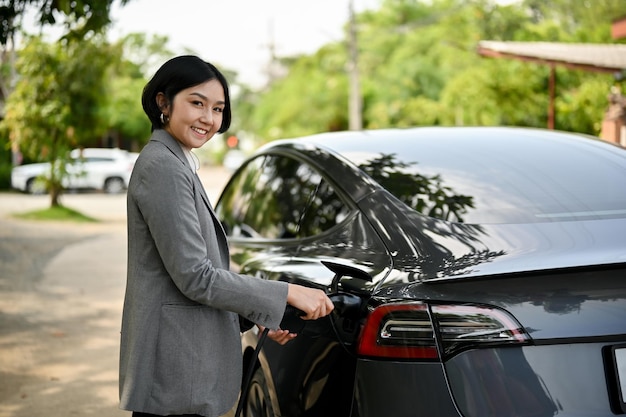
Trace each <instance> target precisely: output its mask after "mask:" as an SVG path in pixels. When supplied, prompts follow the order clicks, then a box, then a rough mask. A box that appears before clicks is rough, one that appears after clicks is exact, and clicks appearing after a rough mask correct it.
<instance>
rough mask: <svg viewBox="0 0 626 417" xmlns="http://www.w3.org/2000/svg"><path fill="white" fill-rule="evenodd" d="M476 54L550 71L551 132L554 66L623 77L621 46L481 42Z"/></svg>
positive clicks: (625, 63)
mask: <svg viewBox="0 0 626 417" xmlns="http://www.w3.org/2000/svg"><path fill="white" fill-rule="evenodd" d="M477 52H478V54H479V55H481V56H485V57H490V58H508V59H517V60H521V61H527V62H535V63H538V64H542V65H548V66H549V67H550V81H549V90H550V91H549V93H550V108H549V110H548V128H549V129H554V96H555V85H556V82H555V76H556V75H555V71H554V69H555V67H556V66H563V67H566V68H570V69H578V70H584V71H593V72H602V73H609V74H613V76H614V77H615V78H616V79H619V80H621V79H623V78H625V77H626V45H624V44H593V43H559V42H501V41H480V42H479V43H478V48H477Z"/></svg>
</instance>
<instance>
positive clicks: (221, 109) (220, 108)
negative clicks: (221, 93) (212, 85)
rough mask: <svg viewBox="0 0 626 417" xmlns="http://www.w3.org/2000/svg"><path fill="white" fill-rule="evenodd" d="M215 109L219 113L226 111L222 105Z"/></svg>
mask: <svg viewBox="0 0 626 417" xmlns="http://www.w3.org/2000/svg"><path fill="white" fill-rule="evenodd" d="M213 111H215V112H217V113H223V112H224V108H222V107H216V108H214V109H213Z"/></svg>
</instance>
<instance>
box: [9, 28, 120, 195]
mask: <svg viewBox="0 0 626 417" xmlns="http://www.w3.org/2000/svg"><path fill="white" fill-rule="evenodd" d="M111 61H112V52H111V48H109V47H108V46H107V44H106V43H105V42H104V41H103V40H102V38H100V37H94V38H93V39H91V40H89V41H84V42H81V43H80V44H79V43H76V42H57V43H54V44H48V43H45V42H44V41H42V40H41V38H38V37H34V38H32V39H30V41H29V42H28V44H27V45H26V47H25V48H24V49H23V50H22V51H21V52H20V56H19V59H18V60H17V62H16V67H17V70H18V73H19V74H20V79H19V80H18V82H17V84H16V86H15V90H14V91H13V93H12V94H11V95H10V96H9V99H8V100H7V103H6V117H5V120H4V121H3V124H4V125H5V126H6V127H7V128H8V130H9V132H10V139H11V141H12V142H13V143H15V144H17V145H18V146H19V148H20V149H21V151H22V152H23V153H24V154H25V155H27V156H28V157H30V158H31V159H35V160H47V161H52V162H53V163H52V164H51V170H50V173H49V175H48V177H47V179H46V185H47V188H48V190H49V192H50V199H51V205H52V206H58V205H60V202H59V197H60V195H61V193H62V190H63V187H62V180H63V177H64V175H65V165H66V161H67V158H68V153H69V151H70V149H71V148H73V147H78V146H81V145H82V144H84V143H86V142H89V141H92V140H93V139H94V138H96V137H99V136H101V135H103V134H104V132H105V131H106V129H107V126H106V124H105V123H104V119H103V117H102V114H101V111H100V109H101V108H102V107H103V100H104V99H105V97H106V90H105V82H104V76H105V74H106V72H107V68H108V67H109V65H110V62H111Z"/></svg>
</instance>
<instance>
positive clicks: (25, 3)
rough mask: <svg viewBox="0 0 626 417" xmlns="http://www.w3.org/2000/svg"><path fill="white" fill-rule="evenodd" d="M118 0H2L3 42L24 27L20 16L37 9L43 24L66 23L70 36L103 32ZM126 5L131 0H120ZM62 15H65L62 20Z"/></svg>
mask: <svg viewBox="0 0 626 417" xmlns="http://www.w3.org/2000/svg"><path fill="white" fill-rule="evenodd" d="M113 1H114V0H71V1H70V0H10V1H3V2H2V3H0V22H2V23H1V24H0V45H6V43H7V41H8V40H9V39H11V38H12V37H13V35H14V34H15V33H16V32H17V31H19V30H20V23H21V19H20V16H22V15H23V14H24V12H25V11H26V10H28V9H34V10H37V20H38V23H39V25H40V26H44V25H54V24H58V23H62V24H63V25H64V26H65V28H66V34H65V37H66V39H69V40H82V39H85V37H87V36H91V35H93V34H94V33H99V32H101V31H102V30H103V29H104V28H105V27H107V26H108V25H109V23H111V20H110V18H109V11H110V8H111V4H112V3H113ZM119 1H120V4H122V5H124V4H126V3H127V2H128V1H129V0H119ZM59 19H61V20H60V21H59Z"/></svg>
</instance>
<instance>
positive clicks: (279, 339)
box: [257, 325, 298, 345]
mask: <svg viewBox="0 0 626 417" xmlns="http://www.w3.org/2000/svg"><path fill="white" fill-rule="evenodd" d="M257 327H258V328H259V334H260V333H263V330H265V327H263V326H260V325H257ZM296 336H298V335H297V334H296V333H289V330H281V329H278V330H270V331H268V332H267V337H269V338H270V339H272V340H273V341H274V342H276V343H278V344H279V345H284V344H286V343H287V342H289V341H290V340H293V339H295V337H296Z"/></svg>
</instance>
